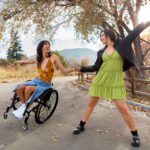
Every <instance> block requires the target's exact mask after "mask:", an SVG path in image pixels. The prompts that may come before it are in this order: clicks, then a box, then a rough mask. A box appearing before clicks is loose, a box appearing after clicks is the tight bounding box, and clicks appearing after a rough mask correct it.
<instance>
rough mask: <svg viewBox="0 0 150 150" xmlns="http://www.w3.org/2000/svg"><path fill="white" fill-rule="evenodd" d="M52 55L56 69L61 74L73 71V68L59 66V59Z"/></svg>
mask: <svg viewBox="0 0 150 150" xmlns="http://www.w3.org/2000/svg"><path fill="white" fill-rule="evenodd" d="M53 55H54V62H55V64H56V65H57V66H58V68H59V69H60V70H61V71H62V72H63V73H69V72H73V71H74V70H75V69H74V68H64V66H63V65H62V64H61V62H60V60H59V58H58V57H57V55H55V54H53Z"/></svg>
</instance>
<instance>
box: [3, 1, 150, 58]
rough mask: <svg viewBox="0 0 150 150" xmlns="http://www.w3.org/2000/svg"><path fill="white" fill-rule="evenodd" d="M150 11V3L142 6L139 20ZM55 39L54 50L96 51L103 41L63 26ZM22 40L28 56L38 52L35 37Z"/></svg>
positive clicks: (22, 38)
mask: <svg viewBox="0 0 150 150" xmlns="http://www.w3.org/2000/svg"><path fill="white" fill-rule="evenodd" d="M149 12H150V4H148V5H147V6H144V7H143V8H141V11H140V13H139V22H143V21H146V20H150V14H149ZM54 39H55V43H53V42H52V48H51V49H53V50H62V49H70V48H91V49H93V50H95V51H98V50H99V49H100V47H101V43H100V40H99V39H97V40H96V43H92V42H91V43H87V42H83V41H81V40H77V39H76V38H75V34H74V31H73V30H71V29H66V28H63V27H61V28H60V29H58V31H57V32H56V35H55V36H54ZM21 41H22V47H23V50H24V51H25V54H26V55H27V56H32V55H35V54H36V47H37V44H38V43H36V44H35V41H34V39H32V38H30V37H28V38H26V37H24V36H23V35H22V36H21ZM0 49H2V48H0ZM1 57H3V58H4V57H6V49H5V48H4V49H3V50H1V53H0V58H1Z"/></svg>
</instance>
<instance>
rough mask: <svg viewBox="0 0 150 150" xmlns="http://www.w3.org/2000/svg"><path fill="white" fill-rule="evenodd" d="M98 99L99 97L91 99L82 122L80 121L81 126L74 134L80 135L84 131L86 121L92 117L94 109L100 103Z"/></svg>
mask: <svg viewBox="0 0 150 150" xmlns="http://www.w3.org/2000/svg"><path fill="white" fill-rule="evenodd" d="M98 99H99V98H98V97H93V96H91V97H90V101H89V103H88V105H87V107H86V108H85V111H84V113H83V117H82V120H81V121H80V124H79V125H78V127H77V128H75V129H74V131H73V134H80V133H81V132H82V131H84V125H85V123H86V121H87V120H88V118H89V117H90V115H91V114H92V112H93V110H94V107H95V106H96V104H97V102H98Z"/></svg>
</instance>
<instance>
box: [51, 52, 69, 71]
mask: <svg viewBox="0 0 150 150" xmlns="http://www.w3.org/2000/svg"><path fill="white" fill-rule="evenodd" d="M52 53H54V54H56V55H57V56H58V58H59V60H60V62H61V64H62V65H63V66H64V67H65V68H67V67H68V64H67V63H66V61H65V59H64V56H63V55H61V54H60V53H59V52H58V51H53V52H52Z"/></svg>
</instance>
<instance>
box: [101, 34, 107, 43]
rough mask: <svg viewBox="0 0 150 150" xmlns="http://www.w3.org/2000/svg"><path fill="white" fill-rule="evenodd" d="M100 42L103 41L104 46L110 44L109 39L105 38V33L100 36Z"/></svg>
mask: <svg viewBox="0 0 150 150" xmlns="http://www.w3.org/2000/svg"><path fill="white" fill-rule="evenodd" d="M100 40H101V42H102V43H103V44H107V42H108V37H106V36H105V33H104V32H102V33H101V34H100Z"/></svg>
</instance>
